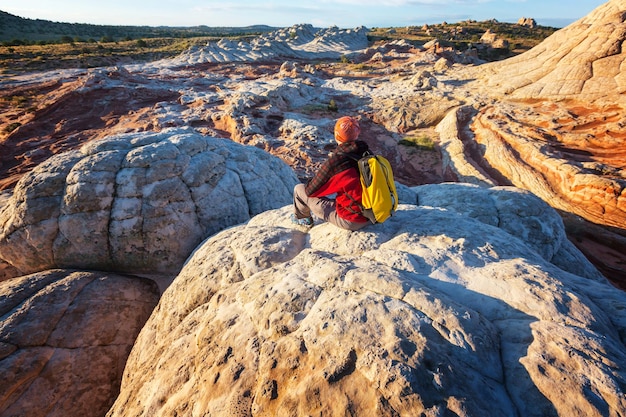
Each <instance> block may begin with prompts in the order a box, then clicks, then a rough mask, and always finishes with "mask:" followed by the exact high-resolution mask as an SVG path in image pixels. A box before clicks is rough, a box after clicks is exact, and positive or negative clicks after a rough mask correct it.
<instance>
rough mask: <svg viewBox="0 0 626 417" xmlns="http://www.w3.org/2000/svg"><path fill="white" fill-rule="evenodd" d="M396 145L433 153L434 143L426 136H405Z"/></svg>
mask: <svg viewBox="0 0 626 417" xmlns="http://www.w3.org/2000/svg"><path fill="white" fill-rule="evenodd" d="M398 145H402V146H411V147H415V148H419V149H422V150H425V151H434V150H435V142H433V140H432V139H431V138H429V137H428V136H426V135H423V136H407V137H405V138H404V139H401V140H400V141H398Z"/></svg>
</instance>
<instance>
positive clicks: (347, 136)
mask: <svg viewBox="0 0 626 417" xmlns="http://www.w3.org/2000/svg"><path fill="white" fill-rule="evenodd" d="M359 133H361V128H360V127H359V122H358V120H356V119H355V118H354V117H350V116H343V117H340V118H339V120H337V123H335V140H336V141H337V142H340V143H344V142H350V141H353V140H356V138H358V137H359Z"/></svg>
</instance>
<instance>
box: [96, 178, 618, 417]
mask: <svg viewBox="0 0 626 417" xmlns="http://www.w3.org/2000/svg"><path fill="white" fill-rule="evenodd" d="M432 187H434V189H433V188H431V189H425V190H420V189H419V188H417V189H416V190H415V191H414V192H417V193H418V194H420V195H423V197H424V199H425V201H428V202H429V203H430V204H433V203H435V202H436V199H437V198H436V197H438V198H442V203H443V204H441V206H440V207H433V206H414V205H401V207H400V209H399V211H398V212H396V214H395V215H394V216H393V217H391V218H390V219H389V220H388V221H387V222H385V223H384V224H382V225H375V226H369V227H366V228H364V229H362V230H361V231H358V232H348V231H345V230H340V229H338V228H336V227H334V226H332V225H330V224H328V223H325V224H318V225H316V226H314V227H313V228H312V229H311V230H310V231H309V232H308V233H306V234H305V233H303V232H302V231H299V230H295V229H293V228H292V227H291V225H290V224H289V221H288V220H286V214H287V213H288V212H289V210H290V207H289V206H287V207H284V208H283V209H279V210H273V211H268V212H266V213H263V214H261V215H259V216H256V217H254V218H253V219H251V220H250V221H249V222H248V223H247V224H246V225H241V226H237V227H234V228H231V229H228V230H225V231H222V232H220V233H218V234H216V235H215V236H213V237H211V238H209V239H208V240H207V241H206V242H205V243H204V244H203V245H202V246H201V247H199V248H198V250H197V251H196V252H195V254H194V256H193V257H191V258H190V259H189V261H188V262H187V264H186V265H185V267H184V268H183V270H182V271H181V273H180V274H179V276H178V277H177V278H176V279H175V281H174V282H173V283H172V285H171V286H170V287H169V288H168V289H167V291H166V292H165V293H164V295H163V297H162V298H161V301H160V302H159V305H158V307H157V308H156V309H155V311H154V313H153V315H152V316H151V318H150V319H149V320H148V322H147V324H146V326H145V327H144V328H143V330H142V332H141V334H140V336H139V337H138V340H137V343H136V345H135V346H134V349H133V351H132V353H131V355H130V358H129V361H128V364H127V367H126V370H125V377H124V380H123V382H122V388H121V392H120V396H119V397H118V399H117V400H116V402H115V404H114V406H113V407H112V408H111V410H110V411H109V414H108V415H109V416H110V417H116V416H125V415H131V414H132V415H135V416H169V415H183V414H185V415H229V416H270V415H271V416H275V415H313V414H315V415H319V414H324V415H345V413H346V410H349V412H350V413H351V414H353V415H377V416H392V415H393V416H417V415H444V414H454V415H458V416H477V415H485V416H487V415H489V416H490V415H494V416H495V415H497V416H517V415H523V416H542V417H543V416H551V415H554V416H556V415H568V416H582V415H585V416H595V415H597V416H600V415H621V414H624V412H626V400H625V399H624V391H623V390H624V386H626V379H625V377H624V374H623V369H624V367H625V366H626V354H625V353H624V352H625V349H624V342H625V340H626V312H624V310H623V308H622V306H623V305H624V303H625V302H626V295H625V294H624V293H623V292H620V291H617V290H615V288H613V287H612V286H611V285H610V284H608V282H607V281H606V280H605V279H604V278H603V277H601V276H599V274H597V272H595V271H594V269H593V267H591V266H590V265H589V264H588V262H587V261H586V260H585V259H584V257H582V256H581V255H580V253H579V252H576V250H575V249H574V248H573V247H572V246H571V244H569V242H568V241H567V240H566V239H558V238H557V239H554V240H553V241H550V236H551V235H553V234H556V235H557V236H561V237H562V236H563V232H562V230H560V231H559V230H555V228H557V229H558V227H562V226H559V223H558V221H556V219H557V218H558V216H556V214H555V213H552V214H550V213H549V212H550V210H551V209H550V208H549V207H547V206H546V205H545V203H543V202H542V201H541V200H539V199H538V198H536V197H534V196H532V195H530V194H528V193H523V192H518V191H512V190H509V189H493V190H490V191H489V192H488V194H485V193H486V192H485V191H483V190H482V189H480V188H478V187H468V188H467V189H466V190H462V189H459V188H457V187H460V186H455V187H446V186H432ZM437 188H438V189H437ZM459 193H463V194H465V196H464V197H463V198H462V200H463V201H472V200H471V196H472V194H473V193H476V195H477V197H478V198H477V201H478V202H477V203H476V204H475V205H473V206H472V207H468V208H467V209H464V208H463V204H461V203H460V204H457V205H456V206H455V207H454V208H453V209H450V210H448V209H446V207H445V205H446V204H447V202H449V201H452V200H453V197H454V195H457V194H459ZM444 197H445V198H444ZM542 212H543V213H544V214H546V215H547V217H548V219H547V220H543V219H542V218H529V217H528V216H529V215H530V213H534V214H533V216H535V215H537V216H538V215H539V214H540V213H542ZM542 222H545V223H544V225H545V226H548V225H549V227H542V226H541V225H540V223H542ZM533 223H535V224H534V225H533ZM499 226H502V227H499ZM541 233H543V234H544V235H543V236H540V235H541ZM524 237H529V238H528V239H527V240H528V241H530V242H531V243H527V242H526V241H525V240H524ZM532 242H534V243H532ZM549 245H553V246H552V248H551V249H550V250H545V249H546V248H547V247H548V246H549ZM542 248H543V249H542ZM548 258H551V259H548ZM565 258H567V259H568V262H563V260H564V259H565ZM559 259H560V260H559ZM565 263H569V264H570V265H569V269H570V271H575V270H576V268H577V265H578V266H579V270H580V271H581V274H580V275H578V274H576V273H572V272H566V271H565V270H563V269H561V268H559V267H558V266H556V265H555V264H565ZM583 275H587V276H583Z"/></svg>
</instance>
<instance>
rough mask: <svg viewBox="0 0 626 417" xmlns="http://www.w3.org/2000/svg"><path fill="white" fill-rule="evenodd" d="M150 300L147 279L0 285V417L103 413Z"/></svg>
mask: <svg viewBox="0 0 626 417" xmlns="http://www.w3.org/2000/svg"><path fill="white" fill-rule="evenodd" d="M158 299H159V291H158V288H157V286H156V285H155V284H154V283H153V282H152V281H150V280H147V279H141V278H137V277H128V276H122V275H116V274H106V273H96V272H78V271H69V270H52V271H47V272H42V273H37V274H33V275H28V276H23V277H20V278H14V279H12V280H10V281H4V282H0V380H1V381H2V383H1V384H0V415H3V416H29V417H37V416H41V417H43V416H46V417H52V416H59V417H61V416H94V417H96V416H102V415H104V414H105V413H106V411H107V410H108V409H109V407H111V405H112V404H113V401H114V400H115V397H116V396H117V394H118V392H119V386H120V381H121V378H122V372H123V370H124V365H125V363H126V359H127V357H128V354H129V353H130V350H131V347H132V345H133V343H134V341H135V338H136V337H137V334H138V333H139V331H140V330H141V327H142V326H143V324H144V323H145V321H146V320H147V319H148V317H149V316H150V313H151V312H152V309H153V308H154V306H155V305H156V304H157V302H158Z"/></svg>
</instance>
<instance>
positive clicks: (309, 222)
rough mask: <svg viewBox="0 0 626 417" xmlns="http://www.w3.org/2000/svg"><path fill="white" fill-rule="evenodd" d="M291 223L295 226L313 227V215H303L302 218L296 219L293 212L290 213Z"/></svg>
mask: <svg viewBox="0 0 626 417" xmlns="http://www.w3.org/2000/svg"><path fill="white" fill-rule="evenodd" d="M291 223H293V224H295V225H297V226H304V227H313V226H314V225H315V222H314V221H313V217H311V216H309V217H305V218H304V219H298V218H297V217H296V215H295V214H292V215H291Z"/></svg>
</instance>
